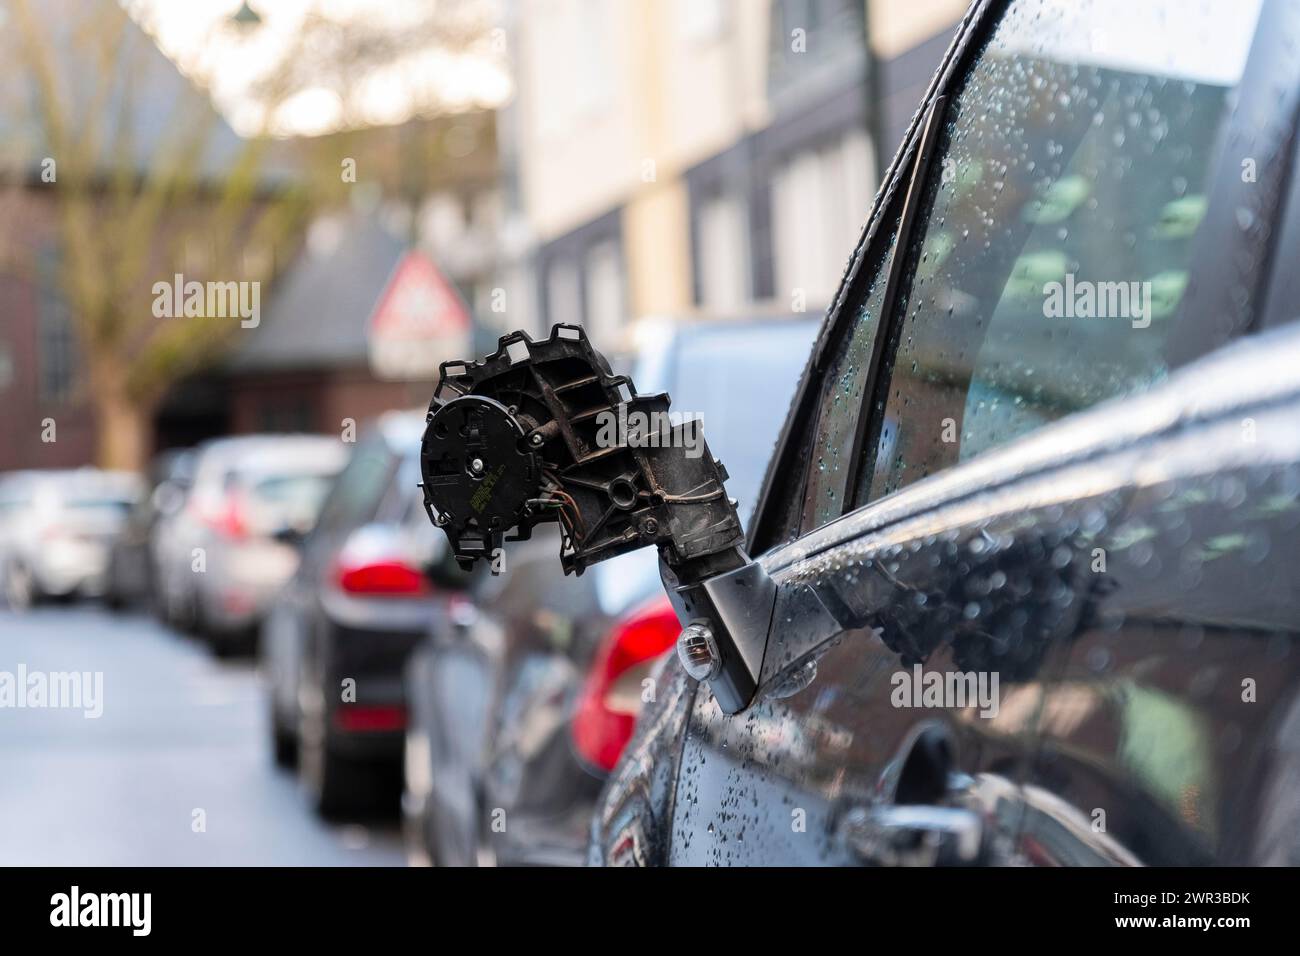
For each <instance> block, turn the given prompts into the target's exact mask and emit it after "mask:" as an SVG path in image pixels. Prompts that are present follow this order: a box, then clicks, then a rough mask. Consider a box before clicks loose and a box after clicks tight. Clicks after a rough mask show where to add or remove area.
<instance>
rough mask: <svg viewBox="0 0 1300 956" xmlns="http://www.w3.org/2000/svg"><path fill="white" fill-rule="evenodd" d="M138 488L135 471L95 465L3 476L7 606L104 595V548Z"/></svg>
mask: <svg viewBox="0 0 1300 956" xmlns="http://www.w3.org/2000/svg"><path fill="white" fill-rule="evenodd" d="M140 491H141V488H140V480H139V478H138V477H137V476H135V475H133V474H130V473H128V472H113V471H99V470H96V469H93V468H84V469H78V470H68V471H25V472H15V473H12V474H9V475H6V476H4V477H3V478H0V522H2V523H3V528H0V574H2V575H3V581H4V593H5V597H6V600H7V601H8V603H9V606H10V607H11V608H18V609H23V608H27V607H29V606H31V605H32V604H35V603H38V602H40V601H42V600H44V599H45V598H56V597H71V596H74V595H81V596H98V595H100V594H102V593H103V591H104V582H105V576H106V572H107V568H108V552H109V547H110V545H111V543H112V541H113V539H114V538H115V537H116V536H117V535H118V534H119V533H120V532H121V530H122V527H123V525H124V524H125V522H126V516H127V514H128V512H129V511H130V510H131V508H132V507H133V506H134V504H135V502H136V499H137V498H138V497H139V495H140Z"/></svg>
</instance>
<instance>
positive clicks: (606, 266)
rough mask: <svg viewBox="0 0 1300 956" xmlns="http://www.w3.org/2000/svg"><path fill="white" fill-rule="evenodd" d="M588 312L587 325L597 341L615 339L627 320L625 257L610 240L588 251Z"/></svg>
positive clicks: (616, 243)
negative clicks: (624, 274)
mask: <svg viewBox="0 0 1300 956" xmlns="http://www.w3.org/2000/svg"><path fill="white" fill-rule="evenodd" d="M586 272H587V275H586V281H587V315H586V320H585V322H584V324H585V325H586V326H587V328H588V329H589V330H590V332H591V334H592V336H593V337H594V338H595V339H596V341H598V342H601V341H614V340H615V337H616V336H617V335H618V333H619V332H620V331H621V330H622V328H623V327H624V325H625V324H626V322H627V292H626V288H625V283H624V281H623V256H622V254H621V253H620V251H619V247H618V242H617V241H616V240H613V239H607V240H605V241H604V242H599V243H597V244H596V245H594V246H592V247H591V248H590V249H589V250H587V270H586Z"/></svg>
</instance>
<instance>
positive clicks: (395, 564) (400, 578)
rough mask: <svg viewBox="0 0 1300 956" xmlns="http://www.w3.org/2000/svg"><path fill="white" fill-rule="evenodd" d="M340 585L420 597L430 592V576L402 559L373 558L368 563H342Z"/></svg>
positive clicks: (351, 591)
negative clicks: (380, 559)
mask: <svg viewBox="0 0 1300 956" xmlns="http://www.w3.org/2000/svg"><path fill="white" fill-rule="evenodd" d="M337 581H338V586H339V588H340V589H342V590H343V591H346V592H347V593H348V594H366V595H371V596H379V595H382V596H387V597H419V596H421V595H425V594H429V593H430V588H429V580H428V578H426V577H425V576H424V574H422V573H421V572H420V569H419V568H415V567H412V566H411V565H409V564H407V563H405V562H403V561H394V560H386V561H370V562H367V563H365V564H345V563H340V564H339V566H338V568H337Z"/></svg>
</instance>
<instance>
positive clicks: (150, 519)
mask: <svg viewBox="0 0 1300 956" xmlns="http://www.w3.org/2000/svg"><path fill="white" fill-rule="evenodd" d="M194 460H195V453H194V451H193V450H192V449H188V448H187V449H180V450H174V451H165V452H162V453H160V454H159V455H158V456H157V457H156V458H155V459H154V461H153V464H152V465H151V466H150V468H149V490H148V494H146V495H144V496H142V497H141V498H140V500H139V501H138V502H136V504H135V507H134V508H132V509H131V513H130V515H128V516H127V519H126V525H125V526H124V527H123V528H122V533H121V534H119V535H118V536H117V538H115V539H114V540H113V543H112V545H111V546H110V547H109V558H108V574H107V580H106V582H105V589H104V603H105V604H107V605H108V607H109V608H111V609H113V610H121V609H123V608H126V607H128V606H130V605H133V604H141V603H145V602H147V601H151V600H152V599H153V596H154V591H155V587H156V581H157V574H156V571H155V568H154V561H153V551H152V549H151V548H150V547H149V541H150V538H151V536H152V535H153V529H154V526H155V525H156V524H157V523H158V521H159V520H160V519H161V518H163V517H164V516H166V515H169V514H172V513H174V512H175V511H176V510H177V509H178V508H180V507H181V506H182V505H183V504H184V503H185V494H186V492H187V491H188V489H189V483H190V480H191V479H192V477H193V474H194Z"/></svg>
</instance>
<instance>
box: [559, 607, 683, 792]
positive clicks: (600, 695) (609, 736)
mask: <svg viewBox="0 0 1300 956" xmlns="http://www.w3.org/2000/svg"><path fill="white" fill-rule="evenodd" d="M680 630H681V625H680V624H678V622H677V615H676V613H675V612H674V611H673V608H672V605H671V604H669V603H668V599H667V598H666V597H664V598H658V599H656V600H654V601H652V602H650V603H649V604H645V605H642V606H641V607H640V608H639V609H638V610H636V611H634V612H633V613H632V614H631V615H629V616H628V617H626V618H624V619H623V620H622V621H620V622H619V623H618V624H616V625H615V626H614V629H613V630H612V631H610V633H609V636H608V637H606V638H605V640H604V641H603V642H601V645H600V648H599V649H598V650H597V651H596V657H595V660H594V661H593V662H592V667H591V673H589V674H588V675H587V681H586V683H585V684H584V685H583V689H582V694H581V695H580V696H579V698H578V706H577V710H576V711H575V713H574V718H573V742H574V745H575V746H576V747H577V750H578V753H579V755H580V756H581V757H582V759H584V760H586V761H587V762H588V763H590V764H592V765H593V766H595V767H599V768H601V769H602V770H612V769H613V768H614V764H616V763H617V762H618V758H619V755H620V754H622V752H623V748H624V747H626V746H627V742H628V741H629V740H630V739H632V729H633V727H634V726H635V725H636V718H637V714H639V713H640V712H641V682H642V680H644V679H645V678H646V677H648V676H649V675H650V669H651V666H652V665H653V663H654V661H655V660H656V659H657V658H658V657H659V656H660V655H661V654H663V653H664V652H665V651H667V650H668V649H669V648H671V647H672V646H673V642H674V641H676V640H677V634H678V632H679V631H680Z"/></svg>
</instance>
